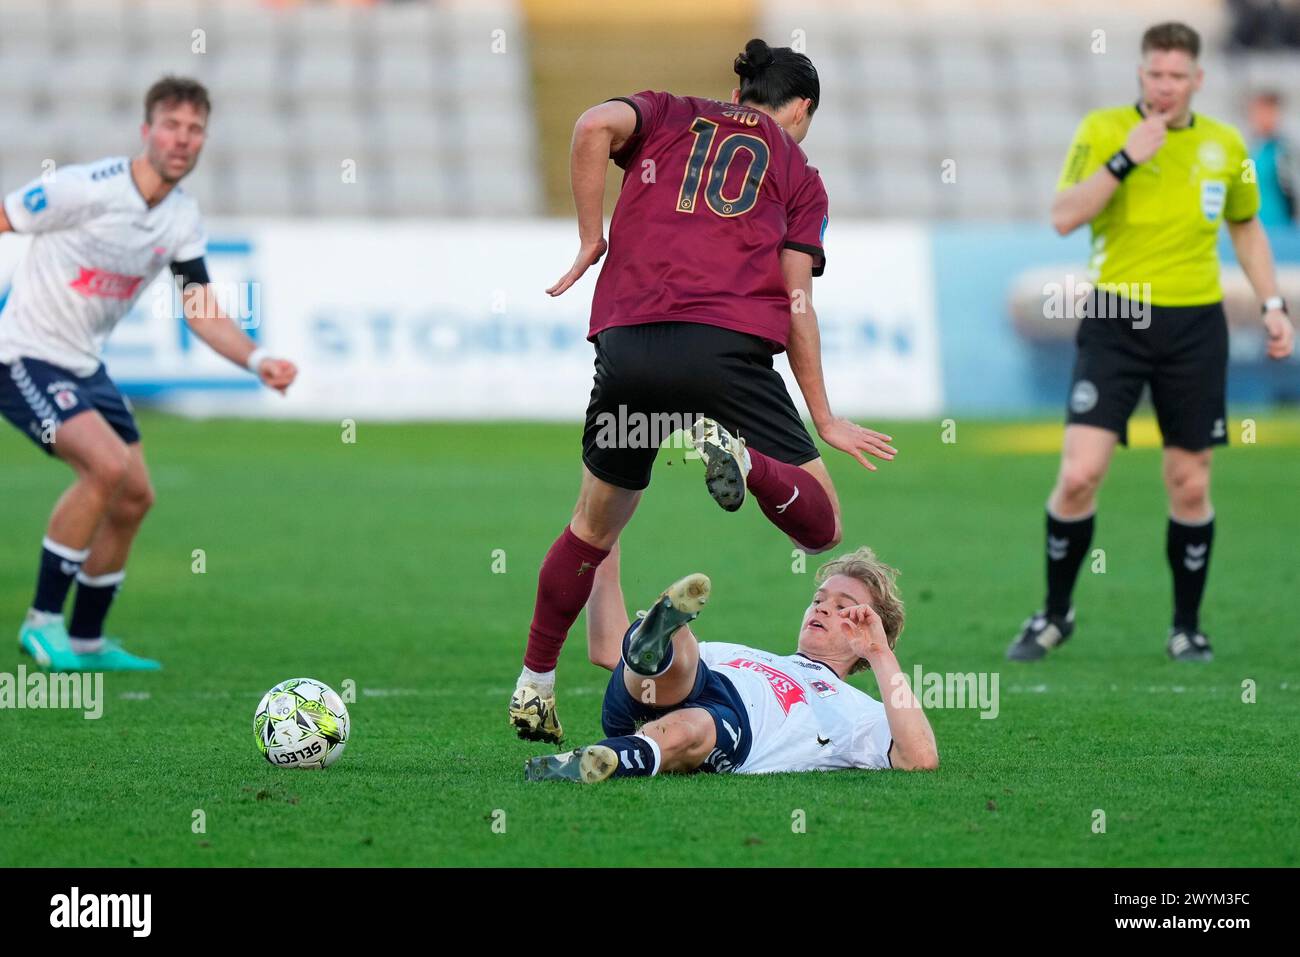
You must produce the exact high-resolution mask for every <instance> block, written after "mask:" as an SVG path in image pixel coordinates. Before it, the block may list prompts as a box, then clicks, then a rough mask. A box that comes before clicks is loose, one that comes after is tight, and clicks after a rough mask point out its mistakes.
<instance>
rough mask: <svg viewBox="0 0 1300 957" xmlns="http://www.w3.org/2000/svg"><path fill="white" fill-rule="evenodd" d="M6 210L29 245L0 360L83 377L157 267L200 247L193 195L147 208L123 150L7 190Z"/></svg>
mask: <svg viewBox="0 0 1300 957" xmlns="http://www.w3.org/2000/svg"><path fill="white" fill-rule="evenodd" d="M4 208H5V215H6V216H8V218H9V223H10V225H11V226H12V227H13V229H14V231H15V232H18V233H30V234H31V235H32V244H31V247H30V248H29V249H28V250H27V253H26V255H24V256H23V260H22V262H21V263H20V264H19V266H18V271H17V272H16V273H15V274H14V279H13V288H12V290H11V291H10V293H9V300H8V302H6V303H5V307H4V311H3V312H2V313H0V362H12V361H13V360H15V359H18V358H21V357H22V356H31V357H32V358H35V359H44V360H45V361H46V362H52V363H54V364H55V365H58V366H62V367H64V368H65V369H67V370H69V371H70V372H72V373H74V374H75V375H78V376H83V377H84V376H88V375H91V374H92V373H93V372H94V371H95V370H96V369H97V368H98V367H99V363H100V353H101V351H102V349H103V346H104V341H105V340H106V339H107V338H108V336H109V333H111V332H112V331H113V327H114V326H116V325H117V323H118V320H120V319H121V318H122V317H123V316H124V315H126V314H127V312H129V311H130V309H131V305H132V304H133V303H134V302H135V300H136V299H137V298H138V297H139V295H140V293H141V292H142V291H143V290H144V288H145V287H146V286H148V285H149V283H150V282H151V281H152V280H153V278H154V277H155V276H156V275H157V274H158V272H159V270H161V269H162V268H163V267H164V266H168V265H169V264H170V263H173V262H186V261H187V260H191V259H198V258H199V257H201V256H203V255H204V254H205V253H206V251H207V237H206V236H205V234H204V230H203V220H202V217H201V216H200V215H199V207H198V203H196V202H195V201H194V198H193V197H191V196H189V195H188V194H186V193H184V192H182V191H181V189H180V188H179V187H175V188H173V189H172V191H171V192H170V193H168V194H167V197H166V198H165V199H164V200H163V201H162V202H161V203H159V204H158V205H157V206H155V207H153V208H152V209H150V208H149V206H148V204H147V203H145V200H144V197H143V196H141V195H140V191H139V190H138V189H137V188H136V185H135V180H134V179H133V178H132V176H131V161H130V159H129V158H127V157H125V156H121V157H112V158H109V159H103V160H100V161H98V162H96V163H88V164H86V165H84V166H61V167H59V168H58V170H57V171H56V172H55V173H54V175H53V176H51V177H50V178H49V180H48V181H46V180H45V179H44V178H41V179H36V180H33V181H32V182H30V183H28V184H27V185H26V186H23V187H21V188H20V189H17V190H15V191H14V192H12V193H10V194H8V195H7V196H5V198H4Z"/></svg>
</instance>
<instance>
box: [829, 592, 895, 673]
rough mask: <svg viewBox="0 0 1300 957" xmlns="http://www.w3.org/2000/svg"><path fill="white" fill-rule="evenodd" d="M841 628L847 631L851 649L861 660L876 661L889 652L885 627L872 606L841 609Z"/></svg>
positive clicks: (864, 605) (854, 606)
mask: <svg viewBox="0 0 1300 957" xmlns="http://www.w3.org/2000/svg"><path fill="white" fill-rule="evenodd" d="M840 618H841V619H842V620H841V622H840V626H841V627H842V628H845V629H847V632H846V634H848V636H849V647H850V648H852V649H853V653H854V654H855V655H857V656H858V657H859V658H866V659H867V661H875V660H876V659H877V658H879V657H880V656H881V655H883V654H884V653H885V652H887V651H889V639H888V638H887V637H886V635H885V626H884V623H883V622H881V620H880V616H879V615H878V614H876V609H874V608H872V607H871V606H870V605H866V604H863V605H853V606H852V607H850V608H841V609H840Z"/></svg>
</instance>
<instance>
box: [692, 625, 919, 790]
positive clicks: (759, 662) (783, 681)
mask: <svg viewBox="0 0 1300 957" xmlns="http://www.w3.org/2000/svg"><path fill="white" fill-rule="evenodd" d="M700 658H701V659H702V660H703V661H704V663H705V664H706V665H708V666H709V667H710V668H711V669H713V670H714V671H717V672H719V673H721V674H723V675H725V676H726V677H727V678H728V679H729V680H730V681H731V683H732V684H733V685H735V687H736V691H737V692H738V693H739V694H740V698H741V700H742V701H744V702H745V706H746V708H747V709H748V712H749V725H750V731H751V742H752V744H751V746H750V749H749V756H748V757H747V758H746V759H745V762H744V763H743V764H742V765H741V766H740V767H738V768H736V772H737V773H739V774H767V773H771V772H775V771H834V770H838V769H840V768H888V767H890V766H891V765H890V763H889V748H890V746H891V745H892V744H893V736H892V735H891V734H890V731H889V720H888V717H887V716H886V714H885V706H884V705H883V704H881V703H880V702H879V701H877V700H876V699H875V698H873V697H871V695H869V694H867V693H865V692H863V691H859V690H858V689H857V688H855V687H853V686H852V685H850V684H849V683H848V682H847V681H845V680H843V679H842V678H840V677H839V676H838V675H837V674H835V672H834V671H832V670H831V668H830V667H829V666H828V665H824V664H822V663H821V662H819V661H813V660H812V659H811V658H806V657H804V656H803V655H800V654H793V655H775V654H772V653H771V652H767V651H759V650H758V649H757V648H749V647H746V646H745V645H733V644H728V643H726V642H719V641H705V642H701V643H700Z"/></svg>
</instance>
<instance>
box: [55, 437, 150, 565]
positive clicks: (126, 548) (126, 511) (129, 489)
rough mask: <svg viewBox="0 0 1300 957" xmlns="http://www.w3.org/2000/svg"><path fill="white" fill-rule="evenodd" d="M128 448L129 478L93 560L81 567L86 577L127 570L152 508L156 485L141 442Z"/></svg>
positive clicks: (111, 506) (113, 506)
mask: <svg viewBox="0 0 1300 957" xmlns="http://www.w3.org/2000/svg"><path fill="white" fill-rule="evenodd" d="M74 421H75V420H74ZM126 448H127V456H128V459H127V469H126V475H125V477H124V478H123V479H122V482H121V484H120V485H119V486H118V489H117V494H115V495H114V496H113V498H112V500H111V501H110V502H109V505H108V509H107V511H105V513H104V516H103V519H102V520H101V522H100V524H99V528H98V530H97V531H96V532H95V537H94V539H93V540H92V542H91V546H90V557H89V558H87V559H86V561H85V562H84V563H83V564H82V566H81V570H82V571H83V572H84V573H85V574H86V575H87V576H91V577H94V576H99V575H106V574H110V573H112V572H117V571H121V570H122V569H124V568H125V567H126V559H127V556H128V555H129V554H130V551H131V543H132V542H133V541H134V540H135V536H136V534H137V533H138V532H139V531H140V526H141V524H142V523H143V522H144V518H145V516H146V515H147V514H148V513H149V509H150V508H152V507H153V502H154V490H153V483H152V482H151V481H150V479H149V467H148V466H147V465H146V464H145V461H144V451H143V449H142V448H141V446H140V443H139V442H135V443H132V444H131V445H128V446H127V447H126Z"/></svg>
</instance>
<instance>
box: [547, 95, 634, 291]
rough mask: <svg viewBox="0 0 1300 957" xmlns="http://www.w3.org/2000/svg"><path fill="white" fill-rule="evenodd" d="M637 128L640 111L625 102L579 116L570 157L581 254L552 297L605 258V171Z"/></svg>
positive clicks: (597, 107)
mask: <svg viewBox="0 0 1300 957" xmlns="http://www.w3.org/2000/svg"><path fill="white" fill-rule="evenodd" d="M636 126H637V114H636V110H634V109H633V108H632V107H631V106H629V105H628V104H627V103H625V102H623V101H622V100H611V101H609V102H608V103H601V104H598V105H597V106H593V107H592V108H591V109H589V110H587V111H586V112H585V113H583V114H582V116H580V117H578V122H577V123H576V124H575V125H574V127H573V146H572V148H571V150H570V154H569V176H570V179H571V181H572V183H573V203H574V206H575V207H577V212H578V255H577V257H576V258H575V259H574V260H573V266H572V267H571V268H570V269H569V271H568V272H567V273H565V274H564V275H563V276H561V277H560V279H559V281H558V282H556V283H555V285H553V286H551V288H550V289H548V290H546V292H547V294H548V295H551V296H558V295H560V294H561V293H562V292H564V290H566V289H568V288H569V287H570V286H572V285H573V284H574V283H575V282H577V281H578V280H579V279H580V278H582V274H583V273H585V272H586V271H587V268H588V267H589V266H593V265H595V264H596V263H597V262H599V261H600V257H601V256H603V255H605V249H606V248H607V244H606V242H605V170H606V168H607V166H608V164H609V159H610V157H611V156H613V155H614V154H615V153H617V152H618V151H619V150H620V149H622V148H623V145H624V144H625V143H627V141H628V139H630V138H631V137H632V135H633V134H634V133H635V132H636Z"/></svg>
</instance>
